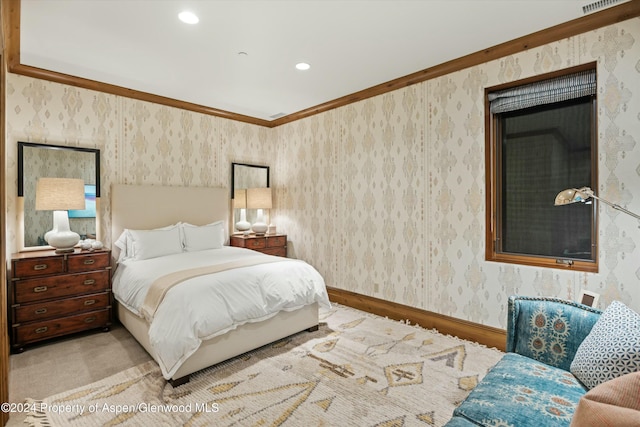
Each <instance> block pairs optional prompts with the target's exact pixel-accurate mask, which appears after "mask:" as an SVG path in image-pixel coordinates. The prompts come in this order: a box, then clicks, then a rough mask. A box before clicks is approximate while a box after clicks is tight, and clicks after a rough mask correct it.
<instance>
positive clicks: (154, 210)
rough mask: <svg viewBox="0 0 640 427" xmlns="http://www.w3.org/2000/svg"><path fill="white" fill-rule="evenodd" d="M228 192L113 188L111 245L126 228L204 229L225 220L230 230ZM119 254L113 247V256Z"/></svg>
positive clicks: (137, 186) (188, 188) (186, 189)
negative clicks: (186, 226)
mask: <svg viewBox="0 0 640 427" xmlns="http://www.w3.org/2000/svg"><path fill="white" fill-rule="evenodd" d="M230 206H231V205H230V197H229V190H228V189H226V188H224V187H167V186H160V185H125V184H113V185H112V186H111V242H115V241H116V240H118V237H120V234H121V233H122V231H123V230H124V229H125V228H129V229H134V230H148V229H152V228H158V227H164V226H166V225H170V224H175V223H176V222H179V221H183V222H188V223H191V224H195V225H205V224H209V223H211V222H214V221H219V220H222V221H224V224H225V230H229V211H230ZM118 254H119V250H118V248H117V247H116V246H115V245H113V248H112V255H113V257H114V258H115V259H118Z"/></svg>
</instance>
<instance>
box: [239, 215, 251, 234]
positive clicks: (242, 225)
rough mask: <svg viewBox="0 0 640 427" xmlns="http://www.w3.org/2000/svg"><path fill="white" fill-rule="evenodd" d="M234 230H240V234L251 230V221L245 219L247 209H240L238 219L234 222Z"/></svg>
mask: <svg viewBox="0 0 640 427" xmlns="http://www.w3.org/2000/svg"><path fill="white" fill-rule="evenodd" d="M236 230H238V231H242V234H244V235H247V234H249V230H251V223H250V222H249V221H247V210H246V209H240V221H238V222H236Z"/></svg>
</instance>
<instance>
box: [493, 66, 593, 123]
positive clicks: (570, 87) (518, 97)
mask: <svg viewBox="0 0 640 427" xmlns="http://www.w3.org/2000/svg"><path fill="white" fill-rule="evenodd" d="M595 93H596V70H595V69H592V70H586V71H580V72H578V73H574V74H568V75H566V76H560V77H556V78H553V79H548V80H542V81H539V82H535V83H531V84H527V85H522V86H516V87H512V88H509V89H504V90H500V91H496V92H491V93H489V95H488V97H489V104H490V106H491V113H492V114H497V113H505V112H508V111H515V110H521V109H524V108H529V107H535V106H537V105H543V104H552V103H555V102H560V101H567V100H569V99H575V98H581V97H583V96H589V95H594V94H595Z"/></svg>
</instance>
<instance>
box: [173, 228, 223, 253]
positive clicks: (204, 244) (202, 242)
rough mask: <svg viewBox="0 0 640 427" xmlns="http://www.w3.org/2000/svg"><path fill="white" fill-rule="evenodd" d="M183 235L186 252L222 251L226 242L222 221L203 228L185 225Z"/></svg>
mask: <svg viewBox="0 0 640 427" xmlns="http://www.w3.org/2000/svg"><path fill="white" fill-rule="evenodd" d="M182 233H183V235H184V250H185V251H187V252H196V251H203V250H206V249H220V248H221V247H222V245H223V244H224V240H225V235H224V227H223V223H222V221H216V222H213V223H211V224H207V225H202V226H197V225H193V224H187V223H183V224H182Z"/></svg>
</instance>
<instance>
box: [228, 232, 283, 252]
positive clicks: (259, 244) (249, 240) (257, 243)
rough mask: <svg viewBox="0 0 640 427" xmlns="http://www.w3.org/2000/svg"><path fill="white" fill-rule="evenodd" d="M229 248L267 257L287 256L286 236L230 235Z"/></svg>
mask: <svg viewBox="0 0 640 427" xmlns="http://www.w3.org/2000/svg"><path fill="white" fill-rule="evenodd" d="M231 246H237V247H239V248H247V249H253V250H254V251H258V252H262V253H263V254H267V255H276V256H281V257H286V256H287V235H286V234H271V235H269V234H267V235H264V236H256V235H255V234H251V235H249V236H244V235H238V234H235V235H232V236H231Z"/></svg>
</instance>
